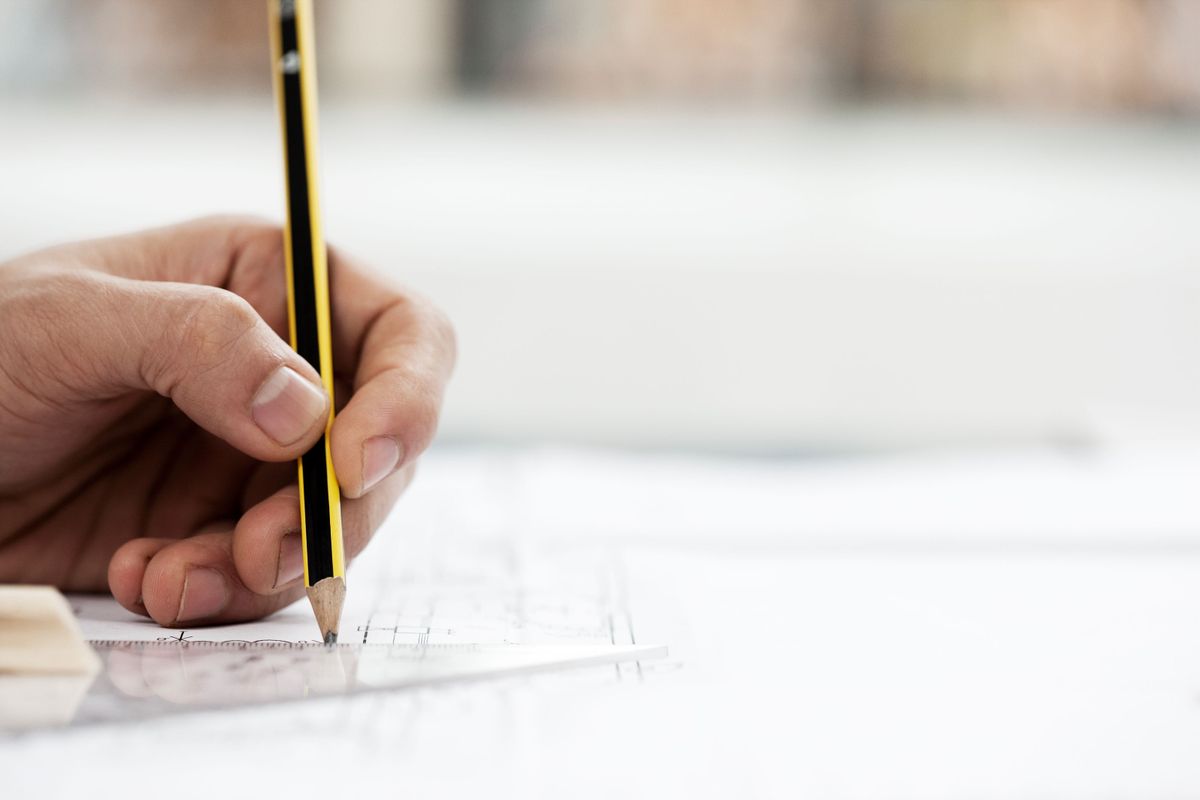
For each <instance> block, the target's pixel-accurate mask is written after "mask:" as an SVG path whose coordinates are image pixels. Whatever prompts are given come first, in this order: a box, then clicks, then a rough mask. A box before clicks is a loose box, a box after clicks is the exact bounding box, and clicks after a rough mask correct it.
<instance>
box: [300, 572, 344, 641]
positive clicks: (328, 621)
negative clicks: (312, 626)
mask: <svg viewBox="0 0 1200 800" xmlns="http://www.w3.org/2000/svg"><path fill="white" fill-rule="evenodd" d="M345 598H346V581H345V580H344V579H342V578H324V579H322V580H320V581H317V584H316V585H315V586H310V587H308V599H309V602H311V603H312V607H313V612H314V613H315V614H316V617H317V627H318V628H320V629H321V638H322V639H324V640H325V644H333V643H335V642H337V632H338V622H339V620H340V619H341V617H342V603H343V602H344V601H345Z"/></svg>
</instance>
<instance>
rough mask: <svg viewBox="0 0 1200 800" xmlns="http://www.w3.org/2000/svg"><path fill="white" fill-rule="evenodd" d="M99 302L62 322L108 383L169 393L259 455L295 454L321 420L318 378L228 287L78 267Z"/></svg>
mask: <svg viewBox="0 0 1200 800" xmlns="http://www.w3.org/2000/svg"><path fill="white" fill-rule="evenodd" d="M84 280H96V281H99V282H100V283H101V284H102V291H101V292H100V293H99V295H100V297H101V298H102V302H94V303H89V304H88V305H89V306H90V308H89V309H88V311H87V312H85V313H83V314H82V315H81V316H80V317H79V318H77V319H76V321H75V322H74V324H71V325H70V329H71V330H73V331H74V332H75V333H76V335H77V338H78V340H79V341H78V342H76V343H74V344H75V346H76V347H77V350H76V352H79V353H81V354H82V355H85V356H86V357H87V358H88V360H90V361H91V363H93V364H94V365H96V366H97V367H98V368H99V369H97V370H95V371H93V373H92V374H93V380H94V381H96V382H98V383H100V384H103V383H104V382H105V381H107V382H108V383H110V384H111V385H110V386H109V387H107V388H110V389H113V390H119V389H146V390H152V391H155V392H158V393H159V394H161V395H163V396H164V397H169V398H171V400H172V401H174V403H175V405H177V406H178V407H179V408H180V410H182V411H183V412H184V413H185V414H187V415H188V417H190V418H191V419H192V420H193V421H195V422H196V423H197V424H198V425H200V426H201V427H203V428H204V429H206V430H208V431H209V432H210V433H213V434H215V435H216V436H219V437H221V438H222V439H224V440H225V441H227V442H229V443H230V444H231V445H233V446H234V447H236V448H238V449H239V450H241V451H242V452H244V453H246V454H247V455H250V456H252V457H254V458H257V459H260V460H264V461H282V460H286V459H290V458H296V457H298V456H299V455H300V454H302V453H303V452H304V451H306V450H307V449H308V448H309V447H311V446H312V445H313V444H314V443H315V442H316V441H317V439H318V438H319V437H320V435H321V433H322V432H323V431H324V429H325V424H326V421H327V419H328V415H329V398H328V395H327V394H326V392H325V389H324V387H323V386H322V384H321V380H320V377H319V376H318V374H317V372H316V370H314V369H313V368H312V367H311V366H310V365H309V364H308V363H307V362H306V361H305V360H304V359H302V358H301V357H300V356H299V355H297V354H296V353H295V352H294V351H293V350H292V349H291V348H290V347H288V345H287V343H286V342H284V341H283V340H282V339H281V338H279V336H278V335H277V334H276V333H275V332H274V331H273V330H271V328H270V326H268V325H267V324H266V323H265V322H264V321H263V319H262V317H261V316H259V314H258V312H257V311H255V310H254V308H253V307H252V306H251V305H250V304H249V303H248V302H246V301H245V300H244V299H243V298H241V297H239V296H238V295H236V294H234V293H233V292H229V291H226V290H224V289H218V288H214V287H211V286H197V285H192V284H181V283H165V282H154V281H135V280H129V279H125V278H117V277H113V276H107V275H103V276H101V275H96V274H95V273H93V274H91V275H89V276H87V277H86V278H84ZM98 388H100V387H98Z"/></svg>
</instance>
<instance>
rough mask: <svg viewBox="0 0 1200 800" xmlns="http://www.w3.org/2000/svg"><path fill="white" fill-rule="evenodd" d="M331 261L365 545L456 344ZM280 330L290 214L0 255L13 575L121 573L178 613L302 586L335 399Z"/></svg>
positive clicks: (393, 494)
mask: <svg viewBox="0 0 1200 800" xmlns="http://www.w3.org/2000/svg"><path fill="white" fill-rule="evenodd" d="M329 269H330V282H331V287H330V294H331V297H332V302H333V359H334V366H335V371H336V375H337V379H336V381H335V383H336V391H335V395H336V403H337V405H336V407H337V408H338V414H337V417H336V420H335V422H334V425H333V431H332V433H331V437H330V444H331V448H332V452H333V463H334V469H335V471H336V473H337V476H338V479H339V481H340V482H341V486H342V494H343V496H344V498H345V499H344V502H343V505H342V517H343V528H344V535H345V542H346V553H347V556H348V557H352V556H353V555H355V554H357V553H358V552H359V551H361V550H362V549H363V547H364V546H365V545H366V544H367V541H368V540H369V539H370V538H371V534H372V533H373V532H374V530H375V529H376V528H377V527H378V526H379V524H380V523H381V522H382V521H383V519H384V517H386V516H387V513H388V511H389V510H390V509H391V508H392V506H393V505H394V504H395V502H396V500H397V499H398V498H399V496H400V494H401V492H403V490H404V488H405V486H406V485H407V484H408V482H409V480H410V479H411V476H412V472H413V466H414V462H415V460H416V458H417V456H418V455H419V454H420V453H421V451H422V450H424V449H425V447H426V446H427V445H428V444H429V441H430V439H432V437H433V434H434V431H435V429H436V427H437V419H438V412H439V410H440V408H441V404H442V393H443V389H444V387H445V384H446V381H447V380H448V378H449V376H450V372H451V369H452V368H453V364H454V358H455V344H454V334H453V331H452V329H451V327H450V325H449V323H448V322H447V321H446V319H445V318H444V317H443V316H442V315H441V314H440V313H439V312H438V311H436V310H435V309H433V308H432V307H431V306H430V305H428V304H427V303H426V302H424V301H422V300H420V299H418V298H415V297H413V296H412V295H409V294H406V293H404V292H400V291H397V290H395V289H392V288H390V287H389V286H387V285H386V284H384V283H382V282H380V281H379V280H378V279H376V278H374V277H371V276H370V275H369V274H368V273H367V272H366V271H365V270H364V269H363V268H362V267H361V266H360V265H359V264H357V263H355V262H354V261H352V260H351V259H349V258H348V257H346V256H345V255H343V254H341V253H339V252H338V251H336V250H333V249H330V252H329ZM286 335H287V305H286V285H285V270H284V262H283V235H282V233H281V231H280V229H279V228H278V227H276V226H271V225H267V224H263V223H259V222H255V221H247V220H241V219H232V220H231V219H209V220H200V221H197V222H191V223H187V224H184V225H179V226H176V227H171V228H164V229H159V230H153V231H148V232H145V233H139V234H134V235H130V236H122V237H117V238H113V239H103V240H98V241H93V242H84V243H81V244H72V245H66V246H63V247H57V248H53V249H50V250H46V251H43V252H39V253H35V254H32V255H28V256H24V257H22V258H19V259H17V260H15V261H12V262H9V263H7V264H4V265H0V583H5V582H21V583H48V584H54V585H56V586H58V587H60V588H62V589H64V590H69V591H102V590H103V589H104V588H105V587H106V586H107V587H109V588H111V590H112V593H113V596H114V597H116V599H117V600H118V601H119V602H120V603H121V605H123V606H125V607H126V608H128V609H129V610H131V611H135V612H137V613H140V614H145V615H147V616H150V617H152V618H153V619H154V620H155V621H157V622H159V623H160V624H162V625H170V626H181V625H188V626H194V625H203V624H210V623H218V622H233V621H239V620H248V619H254V618H257V617H261V616H264V615H266V614H269V613H271V612H272V611H275V610H276V609H278V608H281V607H282V606H284V605H287V604H288V603H291V602H292V601H294V600H296V599H297V598H298V597H300V596H302V594H303V577H302V563H303V562H302V558H301V552H300V536H299V531H300V509H299V500H298V491H297V488H296V465H295V459H296V458H297V457H299V456H300V454H301V453H303V452H305V451H306V450H307V449H308V448H309V447H310V446H311V445H312V444H313V443H314V442H316V440H317V439H318V438H319V437H320V434H321V432H322V430H323V428H324V424H325V420H326V417H327V414H328V408H329V407H328V403H329V398H328V397H327V396H326V393H325V391H324V389H323V387H322V386H321V381H320V378H319V376H318V375H317V373H316V372H315V371H314V370H313V369H312V368H311V367H310V366H309V365H308V364H307V363H306V362H305V361H304V360H303V359H301V358H300V357H299V356H297V355H296V353H295V352H293V351H292V350H291V348H290V347H289V346H288V344H287V342H286V341H285V340H284V339H283V338H281V337H284V336H286ZM343 405H344V407H343Z"/></svg>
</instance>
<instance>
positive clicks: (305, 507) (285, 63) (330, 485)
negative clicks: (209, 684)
mask: <svg viewBox="0 0 1200 800" xmlns="http://www.w3.org/2000/svg"><path fill="white" fill-rule="evenodd" d="M268 7H269V9H270V21H271V24H270V28H271V52H272V57H273V60H274V66H273V69H272V74H273V76H274V82H275V97H276V98H277V100H278V106H279V119H280V123H281V126H282V129H283V153H284V167H285V172H286V176H287V204H288V211H287V230H286V232H285V235H284V258H285V261H286V262H287V278H288V280H287V283H288V331H289V333H290V335H291V341H292V347H293V348H294V349H295V350H296V352H297V353H299V354H300V355H301V356H302V357H303V358H304V359H305V360H306V361H308V363H310V364H312V365H313V368H314V369H316V370H317V372H319V373H320V374H321V380H322V382H323V383H324V384H325V391H326V392H328V394H329V396H330V397H331V398H332V397H333V346H332V342H331V334H330V320H329V313H330V312H329V272H328V266H327V264H326V259H325V240H324V238H323V237H322V235H321V208H320V205H319V203H318V202H317V183H318V174H317V69H316V66H317V65H316V59H315V46H314V44H313V13H312V3H311V0H268ZM331 406H332V404H331ZM331 425H333V409H332V407H331V408H330V410H329V419H328V421H327V422H326V423H325V433H324V434H323V435H322V436H321V440H320V441H319V442H317V443H316V444H315V445H313V448H312V449H311V450H309V451H308V452H307V453H305V454H304V455H303V456H301V458H300V462H299V474H300V475H299V476H300V539H301V542H302V546H303V549H304V585H305V586H306V587H307V591H308V599H309V601H310V602H311V603H312V607H313V612H314V613H315V614H316V616H317V624H318V625H319V626H320V628H321V638H323V639H324V640H325V643H326V644H331V643H333V642H336V641H337V632H338V622H339V620H340V619H341V616H342V604H343V602H344V600H345V597H346V565H345V555H344V553H343V547H342V507H341V492H340V490H339V489H338V483H337V478H336V477H335V476H334V474H333V458H332V456H331V454H330V451H329V429H330V426H331Z"/></svg>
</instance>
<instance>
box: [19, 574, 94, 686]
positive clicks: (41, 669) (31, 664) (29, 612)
mask: <svg viewBox="0 0 1200 800" xmlns="http://www.w3.org/2000/svg"><path fill="white" fill-rule="evenodd" d="M99 669H100V659H99V658H98V657H97V656H96V654H95V652H93V651H92V648H91V647H89V646H88V643H87V642H86V641H84V638H83V634H82V633H81V632H80V630H79V625H78V623H76V621H75V615H74V614H72V613H71V606H70V605H69V604H68V603H67V599H66V598H65V597H63V596H62V595H61V594H60V593H59V592H58V590H57V589H55V588H54V587H52V586H0V674H9V675H13V674H19V675H35V674H42V675H53V674H59V675H91V674H94V673H95V672H97V671H98V670H99Z"/></svg>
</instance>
